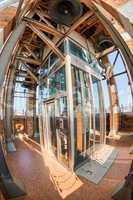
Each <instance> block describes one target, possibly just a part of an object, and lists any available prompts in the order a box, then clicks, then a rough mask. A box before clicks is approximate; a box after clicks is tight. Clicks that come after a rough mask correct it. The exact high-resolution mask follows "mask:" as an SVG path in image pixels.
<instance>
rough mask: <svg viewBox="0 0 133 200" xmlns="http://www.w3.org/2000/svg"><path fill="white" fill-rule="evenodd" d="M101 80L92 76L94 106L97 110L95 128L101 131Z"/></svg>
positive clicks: (95, 110)
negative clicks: (99, 85)
mask: <svg viewBox="0 0 133 200" xmlns="http://www.w3.org/2000/svg"><path fill="white" fill-rule="evenodd" d="M98 84H99V80H98V79H96V78H95V77H92V87H93V90H92V93H93V104H94V105H93V106H94V112H95V129H96V130H98V131H100V102H99V101H100V99H99V87H98Z"/></svg>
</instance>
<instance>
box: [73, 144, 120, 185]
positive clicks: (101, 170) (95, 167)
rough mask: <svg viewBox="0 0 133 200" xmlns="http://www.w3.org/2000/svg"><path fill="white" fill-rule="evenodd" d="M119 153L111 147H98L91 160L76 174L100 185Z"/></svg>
mask: <svg viewBox="0 0 133 200" xmlns="http://www.w3.org/2000/svg"><path fill="white" fill-rule="evenodd" d="M117 153H118V151H117V150H116V149H115V148H114V147H111V146H109V145H97V147H96V148H95V151H93V153H92V154H91V159H90V160H88V162H86V163H85V164H83V165H82V166H81V167H79V168H78V169H77V170H76V174H77V175H79V176H82V177H84V178H86V179H88V180H89V181H91V182H93V183H95V184H98V183H99V182H100V181H101V180H102V178H103V177H104V175H105V174H106V173H107V171H108V170H109V168H110V167H111V165H112V163H113V161H114V160H115V158H116V156H117Z"/></svg>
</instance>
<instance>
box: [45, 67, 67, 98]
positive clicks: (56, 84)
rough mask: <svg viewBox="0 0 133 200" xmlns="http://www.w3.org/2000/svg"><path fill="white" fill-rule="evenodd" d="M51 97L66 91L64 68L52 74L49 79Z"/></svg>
mask: <svg viewBox="0 0 133 200" xmlns="http://www.w3.org/2000/svg"><path fill="white" fill-rule="evenodd" d="M48 88H49V96H52V95H55V94H57V93H60V92H63V91H65V90H66V81H65V69H64V67H63V68H61V69H59V70H58V71H57V72H56V73H54V74H52V75H50V76H49V78H48Z"/></svg>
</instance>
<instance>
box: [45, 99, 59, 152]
mask: <svg viewBox="0 0 133 200" xmlns="http://www.w3.org/2000/svg"><path fill="white" fill-rule="evenodd" d="M47 144H48V148H49V150H52V152H54V154H55V155H57V137H56V127H55V103H54V102H50V103H47Z"/></svg>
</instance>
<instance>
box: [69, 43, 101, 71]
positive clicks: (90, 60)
mask: <svg viewBox="0 0 133 200" xmlns="http://www.w3.org/2000/svg"><path fill="white" fill-rule="evenodd" d="M69 49H70V53H72V54H73V55H75V56H76V57H78V58H80V59H81V60H83V61H84V62H86V63H87V64H88V67H90V68H92V69H93V70H95V71H96V72H99V73H100V72H101V68H100V65H99V63H98V61H97V59H96V58H95V56H94V55H93V54H92V53H90V52H88V51H87V50H86V49H85V48H83V47H80V46H78V45H76V44H75V43H74V42H72V41H69Z"/></svg>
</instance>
